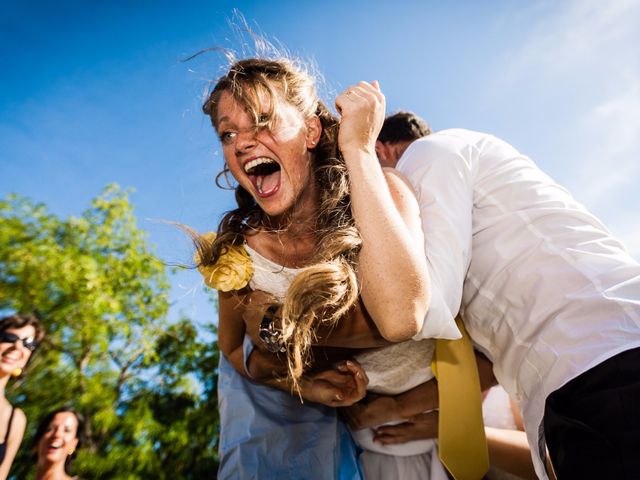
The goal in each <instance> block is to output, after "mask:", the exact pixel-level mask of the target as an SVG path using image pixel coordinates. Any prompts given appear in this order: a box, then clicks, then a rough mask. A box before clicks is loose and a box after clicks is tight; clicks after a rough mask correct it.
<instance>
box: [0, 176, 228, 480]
mask: <svg viewBox="0 0 640 480" xmlns="http://www.w3.org/2000/svg"><path fill="white" fill-rule="evenodd" d="M168 292H169V284H168V281H167V273H166V268H165V266H164V265H163V264H162V263H161V262H160V261H159V260H158V259H157V258H155V257H154V256H153V254H152V252H151V250H150V247H149V245H148V244H147V240H146V236H145V234H144V232H143V231H142V230H140V229H139V228H138V227H137V226H136V221H135V217H134V214H133V209H132V206H131V204H130V203H129V199H128V192H126V191H122V190H121V189H119V188H118V187H117V186H114V185H112V186H109V187H107V188H106V189H105V190H104V191H103V192H102V194H101V195H99V196H98V197H97V198H96V199H95V200H93V202H92V204H91V206H90V208H88V209H87V210H86V211H85V212H84V213H82V215H80V216H79V217H70V218H66V219H63V218H59V217H58V216H56V215H54V214H51V213H49V212H48V211H47V209H46V208H45V206H44V205H41V204H34V203H33V202H32V201H30V200H29V199H26V198H23V197H19V196H9V197H8V198H7V199H5V200H4V201H0V310H4V311H21V312H35V313H36V314H37V315H38V316H39V317H40V318H41V319H42V320H43V323H44V325H45V328H46V330H47V339H46V341H45V342H44V345H43V347H42V348H41V350H40V351H39V352H38V353H37V355H36V357H35V358H34V359H33V362H32V364H31V366H30V369H29V371H28V375H27V376H26V377H25V378H24V379H23V380H20V381H17V382H15V383H13V384H10V386H9V391H8V394H9V396H10V398H11V400H12V402H13V403H14V404H17V405H19V406H20V407H21V408H23V410H24V411H25V412H26V414H27V417H28V419H29V425H28V428H27V432H26V434H25V440H24V442H23V446H22V448H21V452H20V454H19V457H18V458H17V459H16V462H14V467H13V469H12V476H14V477H15V478H28V477H29V475H31V474H32V473H33V466H34V462H35V458H34V456H33V453H32V451H31V450H30V448H29V447H30V441H31V436H32V434H33V432H34V430H35V427H36V424H37V422H38V419H39V418H42V416H44V415H45V414H46V413H47V412H49V411H51V410H52V409H54V408H57V407H60V406H62V405H72V406H73V407H75V408H76V409H77V410H78V411H79V412H81V413H82V414H83V415H84V417H85V418H86V420H87V421H86V424H85V427H84V436H85V437H86V442H85V444H84V447H83V448H82V449H81V450H80V451H79V453H78V457H77V458H76V459H75V461H74V473H76V474H79V475H80V476H81V477H82V478H85V479H92V478H121V479H131V480H133V479H149V478H154V479H197V478H214V476H215V471H216V468H217V456H216V446H217V445H216V441H217V431H218V417H217V397H216V388H215V385H216V368H217V360H218V353H217V349H216V348H215V345H214V342H213V339H214V338H215V330H214V327H213V326H211V327H209V328H210V329H209V331H205V330H206V329H203V328H196V327H195V326H194V325H193V323H192V322H190V321H189V320H188V319H186V318H181V319H180V320H179V321H177V322H173V323H171V322H169V321H168V319H167V312H168V308H169V297H168ZM203 338H204V339H203ZM206 339H208V341H207V340H206Z"/></svg>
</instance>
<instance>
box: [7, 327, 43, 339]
mask: <svg viewBox="0 0 640 480" xmlns="http://www.w3.org/2000/svg"><path fill="white" fill-rule="evenodd" d="M4 331H5V332H8V333H13V334H14V335H18V336H19V337H34V336H35V335H36V329H35V327H34V326H33V325H25V326H24V327H9V328H7V329H5V330H4Z"/></svg>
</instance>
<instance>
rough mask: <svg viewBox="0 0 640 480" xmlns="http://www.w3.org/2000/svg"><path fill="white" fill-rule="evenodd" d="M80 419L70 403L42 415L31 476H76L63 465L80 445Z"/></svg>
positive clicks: (46, 479) (61, 479) (63, 479)
mask: <svg viewBox="0 0 640 480" xmlns="http://www.w3.org/2000/svg"><path fill="white" fill-rule="evenodd" d="M82 424H83V419H82V417H81V416H80V414H78V413H76V411H75V410H73V409H72V408H70V407H63V408H59V409H58V410H54V411H53V412H51V413H50V414H48V415H47V416H46V417H44V418H43V419H42V421H41V422H40V425H38V430H37V431H36V436H35V437H34V439H33V441H34V445H35V446H36V448H37V450H38V468H37V470H36V476H35V480H77V478H78V477H71V476H69V474H68V473H67V469H68V468H69V466H70V465H71V460H72V459H73V457H74V454H75V452H76V449H77V448H78V446H79V445H80V432H82Z"/></svg>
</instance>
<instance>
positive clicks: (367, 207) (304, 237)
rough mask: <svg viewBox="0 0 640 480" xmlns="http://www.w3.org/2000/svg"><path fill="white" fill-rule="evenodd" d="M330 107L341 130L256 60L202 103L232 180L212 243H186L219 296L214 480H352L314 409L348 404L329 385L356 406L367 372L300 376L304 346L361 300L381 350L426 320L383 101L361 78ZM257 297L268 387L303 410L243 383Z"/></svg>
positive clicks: (407, 200) (348, 453) (281, 73)
mask: <svg viewBox="0 0 640 480" xmlns="http://www.w3.org/2000/svg"><path fill="white" fill-rule="evenodd" d="M335 103H336V107H337V110H338V112H339V114H340V119H339V120H338V119H337V118H336V117H335V116H334V115H332V114H331V113H330V112H329V110H328V109H327V107H326V106H325V105H324V104H323V103H322V102H321V101H320V99H319V98H318V94H317V92H316V88H315V82H314V79H313V76H311V75H310V74H308V73H307V72H306V71H305V70H304V69H303V68H302V67H301V66H299V65H296V64H295V63H294V62H293V61H291V60H288V59H283V58H279V59H276V60H269V59H261V58H252V59H245V60H240V61H237V62H235V63H233V64H232V65H231V67H230V69H229V71H228V72H227V74H226V75H224V76H222V77H221V78H220V79H219V80H218V82H217V83H216V85H215V87H214V88H213V90H212V91H211V93H210V95H209V96H208V99H207V101H206V102H205V104H204V112H205V113H206V114H207V115H209V116H210V118H211V121H212V124H213V126H214V128H215V130H216V132H217V134H218V137H219V139H220V142H221V144H222V150H223V154H224V159H225V171H224V172H223V173H230V174H231V175H232V176H233V178H234V179H235V181H236V182H237V184H238V185H237V187H236V192H235V193H236V200H237V203H238V207H237V208H236V209H234V210H232V211H230V212H228V213H227V214H226V215H225V216H224V217H223V219H222V221H221V222H220V225H219V228H218V232H217V236H215V237H213V236H207V235H204V236H196V244H197V247H198V254H197V257H198V266H199V269H200V270H201V272H202V273H203V275H204V276H205V282H206V283H207V284H208V285H210V286H212V287H214V288H217V289H218V290H220V293H219V333H218V335H219V336H218V342H219V346H220V349H221V351H222V353H223V357H222V358H221V363H220V381H219V396H220V416H221V434H220V436H221V444H220V457H221V466H220V472H219V476H220V478H231V477H233V478H238V477H239V478H247V477H251V478H253V477H254V476H257V475H258V474H260V478H267V477H269V478H271V477H273V478H327V479H329V478H338V477H339V478H359V476H360V473H359V471H358V470H359V469H358V463H357V461H356V456H355V452H354V451H353V445H352V444H351V442H350V438H349V435H348V434H347V433H346V431H345V430H344V427H343V426H342V424H341V423H340V422H339V421H338V419H337V417H336V413H335V411H334V410H333V409H330V408H326V407H325V406H322V405H318V404H315V403H313V402H320V403H324V404H325V405H328V406H330V407H337V406H343V405H345V404H347V403H346V402H347V399H345V398H344V396H343V395H341V394H335V395H333V396H331V397H330V398H327V396H326V394H327V392H333V391H335V390H331V389H327V388H324V386H325V385H326V384H337V385H347V384H348V385H350V386H351V387H352V393H353V395H350V396H351V397H353V398H350V399H349V403H350V402H353V401H354V398H355V400H357V399H359V398H362V396H364V394H365V388H366V381H367V380H366V377H365V374H364V372H363V371H362V369H361V368H359V366H358V365H357V363H356V362H347V363H346V364H344V365H343V366H342V367H341V371H335V372H333V373H331V372H329V373H325V374H321V375H319V376H316V377H306V376H305V375H304V374H305V371H306V369H307V366H308V365H309V364H310V356H311V344H312V342H313V340H314V337H315V335H316V334H317V332H318V331H319V329H324V330H325V331H326V330H327V329H330V328H333V327H334V326H336V325H337V323H338V322H339V320H340V319H341V318H342V317H344V316H345V314H347V313H348V312H350V311H351V310H352V309H355V308H358V306H359V302H358V299H359V298H360V300H361V305H360V306H361V307H364V309H366V312H368V314H369V315H370V317H371V318H372V319H373V321H374V322H375V324H376V327H377V328H378V330H379V332H380V334H381V335H382V336H383V337H384V338H385V339H387V340H389V341H402V340H407V339H409V338H411V337H412V336H413V335H415V334H416V333H417V332H418V331H419V330H420V327H421V325H422V322H423V320H424V317H425V314H426V312H427V308H428V299H429V288H428V274H427V267H426V261H425V258H424V254H423V251H422V248H423V237H422V230H421V224H420V217H419V214H418V207H417V204H416V201H415V198H414V197H413V194H412V192H411V190H410V189H409V187H408V186H407V184H406V183H405V181H404V180H403V179H402V178H400V177H399V176H398V174H396V173H394V172H392V171H388V170H385V171H383V170H382V169H381V168H380V166H379V164H378V161H377V158H376V155H375V141H376V137H377V134H378V132H379V129H380V127H381V125H382V121H383V118H384V113H385V112H384V106H385V100H384V96H383V94H382V93H381V91H380V88H379V86H378V84H377V82H372V83H367V82H360V83H358V84H357V85H354V86H352V87H350V88H349V89H347V90H346V91H344V92H342V93H341V94H340V95H339V96H338V97H337V99H336V102H335ZM338 127H339V128H338ZM229 259H231V265H230V267H231V271H232V275H231V277H230V278H229V277H228V276H226V277H225V274H226V273H227V272H228V271H227V270H226V268H227V267H229V265H226V266H225V261H229ZM243 259H244V260H243ZM243 263H244V264H245V265H244V267H241V268H237V267H238V266H239V265H242V264H243ZM247 283H248V286H247ZM260 288H261V289H266V290H268V291H269V292H270V293H272V294H274V295H275V296H276V297H277V298H278V299H279V300H280V301H281V303H282V308H281V311H279V313H278V315H277V317H278V318H279V319H281V320H280V321H279V322H274V321H273V318H272V317H271V316H269V315H267V316H265V318H264V320H263V322H262V325H261V338H262V339H263V340H264V341H265V342H267V343H268V344H269V349H270V350H271V351H273V352H278V353H283V354H285V353H286V359H287V365H288V375H287V378H286V380H274V381H272V382H271V385H272V386H275V387H277V388H280V389H282V390H285V391H287V392H291V391H297V392H298V393H299V394H300V395H301V396H302V397H303V398H304V399H305V400H308V402H307V403H304V404H301V403H300V400H299V399H298V398H295V396H291V395H289V394H288V393H283V392H279V391H276V390H273V389H271V388H267V387H264V386H262V385H258V384H257V383H254V382H252V381H251V380H250V379H248V378H243V376H244V377H249V374H248V372H247V369H246V366H245V365H246V359H247V357H248V355H249V354H250V352H249V351H248V348H247V341H246V340H245V339H246V338H247V337H245V324H244V321H243V318H242V315H243V312H244V307H245V306H246V302H247V298H248V297H247V295H248V294H249V292H250V291H251V289H260ZM276 323H277V324H276ZM453 329H454V331H453V332H452V333H451V335H452V337H455V336H456V334H457V331H456V330H455V326H453ZM231 366H233V367H235V370H233V369H232V368H230V367H231ZM238 373H240V375H238ZM267 383H269V382H267Z"/></svg>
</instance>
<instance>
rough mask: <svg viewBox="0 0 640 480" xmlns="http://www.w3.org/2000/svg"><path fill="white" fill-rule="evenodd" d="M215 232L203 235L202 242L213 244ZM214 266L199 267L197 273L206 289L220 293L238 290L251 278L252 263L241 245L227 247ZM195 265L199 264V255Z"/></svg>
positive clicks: (196, 257)
mask: <svg viewBox="0 0 640 480" xmlns="http://www.w3.org/2000/svg"><path fill="white" fill-rule="evenodd" d="M216 236H217V235H216V234H215V232H208V233H205V234H204V235H203V238H204V240H206V241H208V242H211V243H213V242H214V241H215V239H216ZM225 249H226V251H225V252H224V253H223V254H222V255H220V257H219V258H218V261H217V262H216V263H215V264H214V265H200V266H198V271H199V272H200V273H201V274H202V276H203V278H204V283H205V285H207V286H208V287H211V288H214V289H216V290H219V291H221V292H230V291H232V290H240V289H242V288H244V287H246V286H247V285H248V284H249V280H251V277H252V276H253V262H252V261H251V257H250V256H249V254H248V253H247V251H246V250H245V248H244V246H243V245H240V246H235V245H229V246H227V247H225ZM195 261H196V263H200V255H199V254H198V253H196V256H195Z"/></svg>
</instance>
